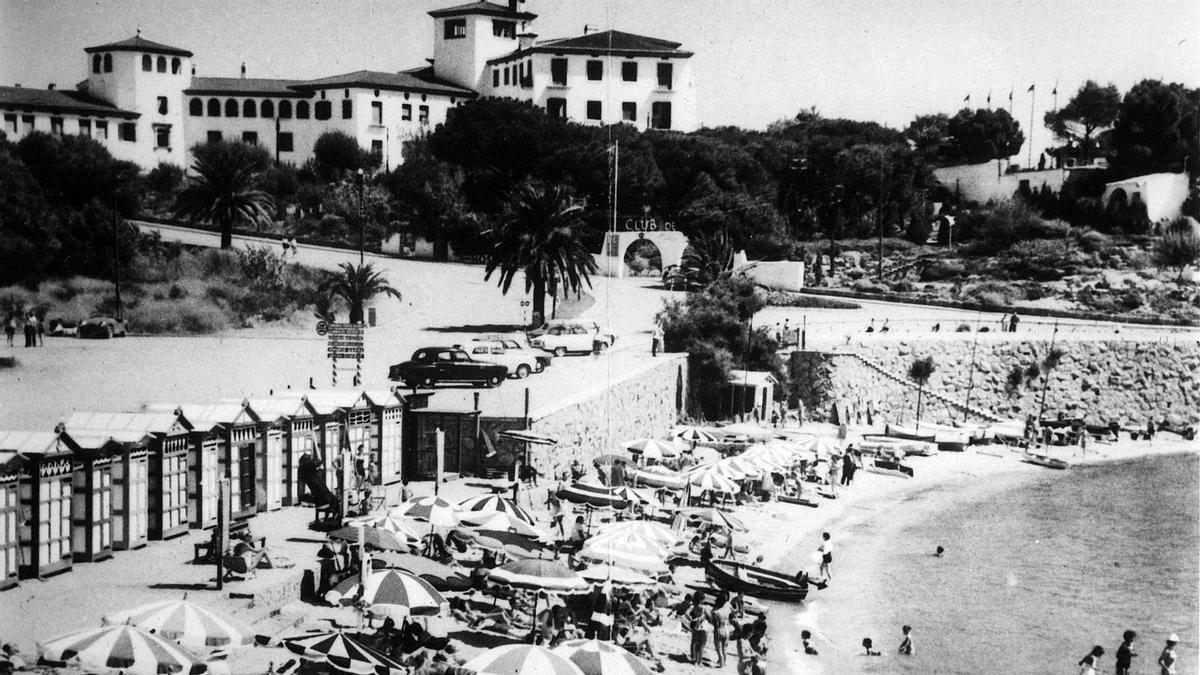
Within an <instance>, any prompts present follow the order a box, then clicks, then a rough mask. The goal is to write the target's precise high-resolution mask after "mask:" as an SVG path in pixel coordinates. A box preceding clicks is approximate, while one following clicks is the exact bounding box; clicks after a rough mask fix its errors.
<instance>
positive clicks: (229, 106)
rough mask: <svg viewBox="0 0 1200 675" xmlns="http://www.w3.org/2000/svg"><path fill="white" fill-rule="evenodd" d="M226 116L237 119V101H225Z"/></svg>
mask: <svg viewBox="0 0 1200 675" xmlns="http://www.w3.org/2000/svg"><path fill="white" fill-rule="evenodd" d="M225 116H226V117H237V116H238V104H237V101H235V100H233V99H229V100H228V101H225Z"/></svg>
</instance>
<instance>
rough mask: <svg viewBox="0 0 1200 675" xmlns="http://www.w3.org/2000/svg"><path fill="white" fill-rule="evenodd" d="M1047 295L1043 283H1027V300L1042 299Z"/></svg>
mask: <svg viewBox="0 0 1200 675" xmlns="http://www.w3.org/2000/svg"><path fill="white" fill-rule="evenodd" d="M1044 297H1046V289H1045V287H1043V286H1042V285H1041V284H1025V299H1026V300H1041V299H1042V298H1044Z"/></svg>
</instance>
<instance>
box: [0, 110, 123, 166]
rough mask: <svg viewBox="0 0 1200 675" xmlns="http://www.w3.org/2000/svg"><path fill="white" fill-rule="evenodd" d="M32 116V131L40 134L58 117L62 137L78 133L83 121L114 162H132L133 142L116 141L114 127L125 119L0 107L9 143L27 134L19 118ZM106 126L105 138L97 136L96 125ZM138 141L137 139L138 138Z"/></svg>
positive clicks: (48, 130) (0, 128)
mask: <svg viewBox="0 0 1200 675" xmlns="http://www.w3.org/2000/svg"><path fill="white" fill-rule="evenodd" d="M10 115H11V116H13V117H12V120H15V122H16V126H15V128H14V127H13V126H11V124H12V121H10V118H9V116H10ZM25 117H33V129H32V131H41V132H43V133H47V134H48V133H51V129H52V127H51V123H50V118H52V117H60V118H62V120H63V134H64V135H76V134H79V133H80V131H79V130H80V127H79V124H80V122H81V121H83V120H86V121H88V122H89V123H90V125H91V134H90V135H91V137H92V138H93V139H95V140H96V141H97V142H99V143H100V144H101V145H103V146H104V147H105V148H107V149H108V151H109V153H110V154H112V156H113V157H116V158H117V159H123V160H128V161H135V158H136V157H137V154H138V149H137V147H136V146H135V144H134V143H130V142H128V141H121V140H118V138H117V125H118V124H120V123H121V122H126V121H129V120H125V119H122V118H118V117H103V118H101V117H98V116H94V115H76V114H66V113H64V114H58V113H48V112H22V111H20V110H17V109H15V108H0V131H3V132H4V134H5V136H6V137H7V138H8V141H9V142H10V143H16V142H17V141H19V140H21V139H22V138H24V137H26V136H28V135H29V133H30V131H27V130H26V125H25V123H24V122H23V118H25ZM97 122H101V123H106V124H107V125H108V137H107V138H101V137H99V136H98V135H97V131H96V123H97ZM139 140H140V139H139Z"/></svg>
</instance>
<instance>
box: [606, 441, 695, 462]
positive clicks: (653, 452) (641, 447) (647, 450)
mask: <svg viewBox="0 0 1200 675" xmlns="http://www.w3.org/2000/svg"><path fill="white" fill-rule="evenodd" d="M622 447H624V448H625V449H626V450H628V451H629V452H631V453H633V454H635V455H640V456H641V457H642V458H643V459H670V458H672V457H678V456H679V455H680V454H682V453H683V452H684V451H685V450H687V446H686V445H683V444H682V443H678V442H676V441H669V440H668V441H660V440H657V439H653V438H639V439H637V440H633V441H627V442H626V443H624V445H622Z"/></svg>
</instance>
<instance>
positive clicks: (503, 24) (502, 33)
mask: <svg viewBox="0 0 1200 675" xmlns="http://www.w3.org/2000/svg"><path fill="white" fill-rule="evenodd" d="M492 35H494V36H496V37H502V38H515V37H517V22H516V21H500V20H499V19H492Z"/></svg>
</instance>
